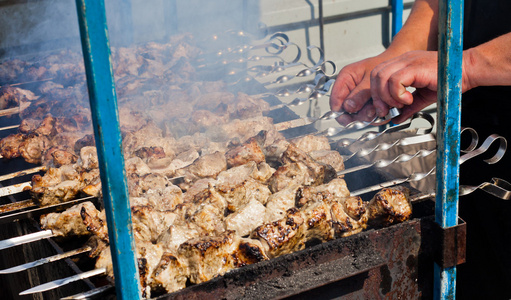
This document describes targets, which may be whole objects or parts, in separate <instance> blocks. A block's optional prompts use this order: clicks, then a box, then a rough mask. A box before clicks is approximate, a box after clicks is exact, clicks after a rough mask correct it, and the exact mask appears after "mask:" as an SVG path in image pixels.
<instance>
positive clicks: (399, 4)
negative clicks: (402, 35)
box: [391, 0, 403, 37]
mask: <svg viewBox="0 0 511 300" xmlns="http://www.w3.org/2000/svg"><path fill="white" fill-rule="evenodd" d="M391 5H392V37H394V36H395V35H396V34H397V33H398V32H399V30H401V27H403V0H392V4H391Z"/></svg>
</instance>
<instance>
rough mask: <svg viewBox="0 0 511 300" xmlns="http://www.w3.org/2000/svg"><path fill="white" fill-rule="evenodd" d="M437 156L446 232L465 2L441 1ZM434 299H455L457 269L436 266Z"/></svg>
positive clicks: (454, 198) (439, 207) (452, 198)
mask: <svg viewBox="0 0 511 300" xmlns="http://www.w3.org/2000/svg"><path fill="white" fill-rule="evenodd" d="M438 24H439V27H438V28H439V40H438V45H439V49H438V50H439V51H438V100H439V101H438V107H437V112H438V123H437V124H438V125H437V138H438V146H437V147H438V154H439V155H437V163H436V165H437V173H436V174H437V175H436V191H437V192H436V195H437V196H436V207H435V220H436V222H438V223H439V224H440V225H441V226H442V227H443V228H446V227H452V226H455V225H457V223H458V200H459V176H458V174H459V156H460V141H459V140H460V117H461V79H462V57H463V0H440V1H439V20H438ZM434 287H435V291H434V295H435V299H454V298H455V296H456V267H451V268H446V269H442V268H440V267H439V266H438V265H436V264H435V283H434Z"/></svg>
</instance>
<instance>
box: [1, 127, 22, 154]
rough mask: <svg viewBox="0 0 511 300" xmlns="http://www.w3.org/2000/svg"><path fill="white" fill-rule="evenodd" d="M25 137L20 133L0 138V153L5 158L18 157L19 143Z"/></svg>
mask: <svg viewBox="0 0 511 300" xmlns="http://www.w3.org/2000/svg"><path fill="white" fill-rule="evenodd" d="M25 139H26V135H24V134H21V133H16V134H11V135H8V136H7V137H5V138H3V139H1V140H0V155H2V157H3V158H5V159H11V158H16V157H20V156H21V153H20V145H21V143H23V141H24V140H25Z"/></svg>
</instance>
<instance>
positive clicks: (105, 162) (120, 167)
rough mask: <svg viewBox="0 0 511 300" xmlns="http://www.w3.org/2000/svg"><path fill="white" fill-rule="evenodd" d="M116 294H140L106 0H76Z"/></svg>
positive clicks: (134, 296)
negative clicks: (109, 40) (106, 14)
mask: <svg viewBox="0 0 511 300" xmlns="http://www.w3.org/2000/svg"><path fill="white" fill-rule="evenodd" d="M76 7H77V12H78V23H79V25H80V36H81V40H82V49H83V56H84V62H85V71H86V73H87V86H88V89H89V100H90V106H91V113H92V120H93V124H94V126H93V127H94V136H95V138H96V147H97V149H98V159H99V168H100V175H101V182H102V187H103V200H104V204H105V211H106V217H107V224H108V234H109V238H110V246H111V251H112V261H113V268H114V276H115V288H116V293H117V297H118V299H141V292H140V279H139V275H138V264H137V260H136V257H135V241H134V239H133V228H132V223H131V210H130V204H129V198H128V188H127V184H126V172H125V169H124V157H123V153H122V148H121V145H122V140H121V132H120V129H119V128H120V127H119V115H118V110H117V96H116V93H115V85H114V80H113V70H112V63H111V58H110V47H109V42H108V28H107V23H106V16H105V3H104V1H103V0H76Z"/></svg>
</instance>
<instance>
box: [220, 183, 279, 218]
mask: <svg viewBox="0 0 511 300" xmlns="http://www.w3.org/2000/svg"><path fill="white" fill-rule="evenodd" d="M217 190H218V192H219V193H220V194H221V195H222V196H223V197H224V198H225V200H226V201H227V203H228V204H227V209H228V210H229V211H231V212H235V211H238V209H239V208H240V207H242V206H244V205H245V204H247V203H248V202H249V201H251V200H256V201H259V202H260V203H261V204H266V202H267V201H268V197H269V196H270V194H271V192H270V190H269V189H268V187H267V186H266V185H264V184H262V183H260V182H258V181H256V180H254V179H252V178H248V179H246V180H245V181H243V182H241V183H239V184H228V183H225V182H224V183H223V184H217Z"/></svg>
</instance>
